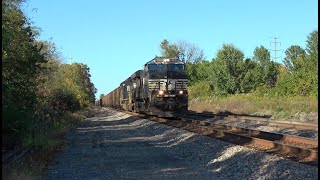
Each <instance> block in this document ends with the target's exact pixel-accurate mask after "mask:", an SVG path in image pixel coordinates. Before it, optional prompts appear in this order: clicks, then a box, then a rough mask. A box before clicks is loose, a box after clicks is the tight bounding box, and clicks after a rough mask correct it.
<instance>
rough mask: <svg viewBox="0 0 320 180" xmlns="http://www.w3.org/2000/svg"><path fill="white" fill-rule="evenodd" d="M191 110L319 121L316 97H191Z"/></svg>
mask: <svg viewBox="0 0 320 180" xmlns="http://www.w3.org/2000/svg"><path fill="white" fill-rule="evenodd" d="M189 110H192V111H198V112H203V111H208V112H214V113H219V112H231V113H235V114H250V115H267V116H271V119H277V120H290V121H314V122H317V121H318V99H317V98H316V97H304V96H296V97H260V96H255V95H251V94H241V95H233V96H228V97H197V98H192V97H191V98H190V99H189Z"/></svg>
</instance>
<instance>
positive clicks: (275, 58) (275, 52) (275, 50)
mask: <svg viewBox="0 0 320 180" xmlns="http://www.w3.org/2000/svg"><path fill="white" fill-rule="evenodd" d="M271 38H273V39H274V41H271V42H270V46H271V43H273V44H274V49H269V50H270V51H274V57H273V60H274V61H276V60H277V58H278V57H277V51H282V49H278V50H277V44H278V43H279V44H280V46H281V42H277V39H279V38H277V37H271Z"/></svg>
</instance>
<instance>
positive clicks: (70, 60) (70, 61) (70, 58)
mask: <svg viewBox="0 0 320 180" xmlns="http://www.w3.org/2000/svg"><path fill="white" fill-rule="evenodd" d="M69 63H70V64H71V63H72V56H71V54H69Z"/></svg>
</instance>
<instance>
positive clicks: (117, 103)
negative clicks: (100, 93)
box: [97, 57, 188, 117]
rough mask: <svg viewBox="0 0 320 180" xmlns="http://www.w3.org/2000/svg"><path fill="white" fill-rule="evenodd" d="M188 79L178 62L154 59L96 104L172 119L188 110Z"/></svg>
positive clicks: (172, 59) (168, 59) (175, 60)
mask: <svg viewBox="0 0 320 180" xmlns="http://www.w3.org/2000/svg"><path fill="white" fill-rule="evenodd" d="M187 83H188V76H187V73H186V70H185V63H184V62H182V61H180V60H178V59H177V58H164V57H155V58H154V59H152V60H151V61H149V62H147V63H146V64H145V65H144V69H143V70H138V71H136V72H135V73H133V74H132V75H131V76H130V77H128V78H127V79H126V80H125V81H123V82H122V83H121V84H120V86H119V87H117V88H116V89H115V90H113V91H112V92H110V93H109V94H107V95H106V96H104V97H103V98H102V99H100V100H99V101H98V102H97V104H99V105H101V106H111V107H115V108H121V109H124V110H127V111H133V112H137V113H145V114H148V115H157V116H159V117H174V116H175V114H176V113H179V112H180V113H181V112H184V111H187V110H188V90H187Z"/></svg>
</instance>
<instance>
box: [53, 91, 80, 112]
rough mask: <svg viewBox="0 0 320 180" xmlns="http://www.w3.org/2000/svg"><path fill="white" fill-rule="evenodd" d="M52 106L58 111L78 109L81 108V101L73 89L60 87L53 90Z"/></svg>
mask: <svg viewBox="0 0 320 180" xmlns="http://www.w3.org/2000/svg"><path fill="white" fill-rule="evenodd" d="M50 104H51V106H52V107H53V108H54V109H55V110H57V111H62V112H66V111H71V112H74V111H77V110H79V109H80V103H79V101H78V100H77V97H76V95H75V94H74V93H72V91H70V90H69V89H67V88H59V89H55V90H53V91H52V94H51V101H50Z"/></svg>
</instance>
